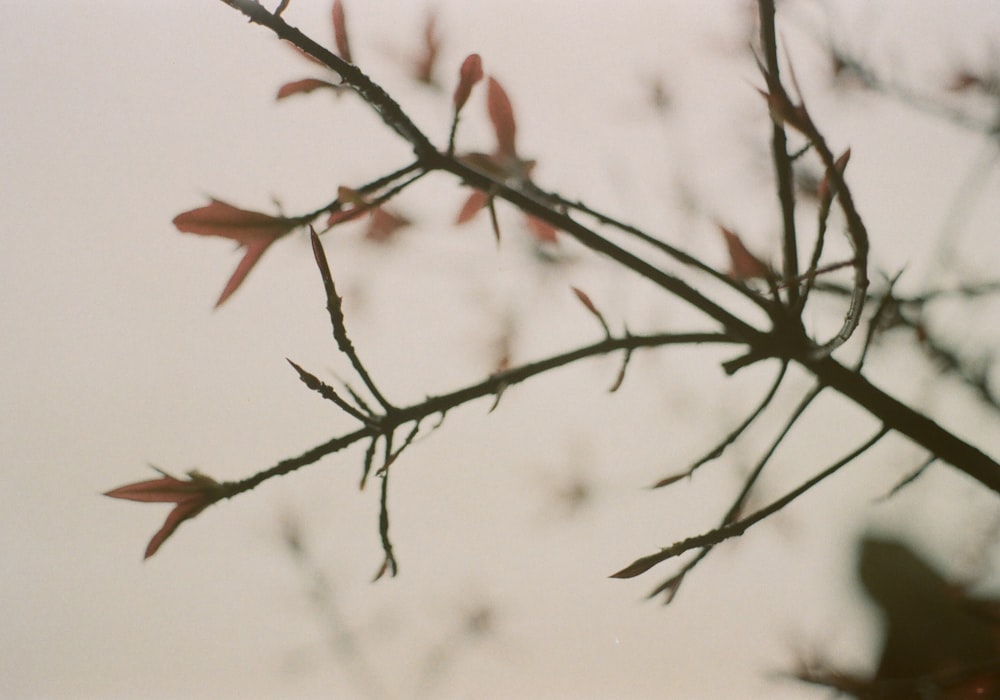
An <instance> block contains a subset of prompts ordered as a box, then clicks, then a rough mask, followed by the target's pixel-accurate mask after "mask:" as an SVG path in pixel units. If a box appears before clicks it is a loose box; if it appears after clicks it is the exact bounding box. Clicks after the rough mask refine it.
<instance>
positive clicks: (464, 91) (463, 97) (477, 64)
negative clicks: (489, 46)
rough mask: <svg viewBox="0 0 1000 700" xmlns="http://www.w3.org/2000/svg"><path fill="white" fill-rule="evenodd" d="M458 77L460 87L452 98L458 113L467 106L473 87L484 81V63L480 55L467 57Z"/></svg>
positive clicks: (475, 54)
mask: <svg viewBox="0 0 1000 700" xmlns="http://www.w3.org/2000/svg"><path fill="white" fill-rule="evenodd" d="M458 76H459V77H458V86H457V87H456V88H455V95H454V97H453V98H452V99H453V102H454V105H455V111H456V112H458V111H459V110H460V109H462V107H463V106H465V103H466V101H467V100H468V99H469V94H470V93H471V92H472V88H473V86H474V85H475V84H476V83H478V82H479V81H480V80H482V79H483V61H482V59H481V58H480V57H479V54H477V53H474V54H470V55H469V56H467V57H466V59H465V60H464V61H463V62H462V68H461V69H460V70H459V72H458Z"/></svg>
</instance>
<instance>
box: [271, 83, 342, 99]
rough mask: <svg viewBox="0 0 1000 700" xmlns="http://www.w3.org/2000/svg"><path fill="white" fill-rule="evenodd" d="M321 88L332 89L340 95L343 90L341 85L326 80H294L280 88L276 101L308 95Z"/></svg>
mask: <svg viewBox="0 0 1000 700" xmlns="http://www.w3.org/2000/svg"><path fill="white" fill-rule="evenodd" d="M321 88H331V89H332V90H334V91H336V92H338V93H339V92H340V91H341V90H342V89H343V88H342V87H341V86H340V85H335V84H334V83H331V82H329V81H326V80H320V79H319V78H303V79H302V80H294V81H292V82H290V83H285V84H284V85H282V86H281V87H280V88H278V94H277V96H276V97H275V99H276V100H283V99H285V98H286V97H290V96H292V95H306V94H309V93H310V92H312V91H313V90H319V89H321Z"/></svg>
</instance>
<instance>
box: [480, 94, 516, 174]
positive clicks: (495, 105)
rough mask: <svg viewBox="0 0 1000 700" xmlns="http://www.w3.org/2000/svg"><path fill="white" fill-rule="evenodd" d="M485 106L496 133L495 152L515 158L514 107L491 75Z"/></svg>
mask: <svg viewBox="0 0 1000 700" xmlns="http://www.w3.org/2000/svg"><path fill="white" fill-rule="evenodd" d="M487 108H488V110H489V114H490V121H491V122H493V130H494V131H495V132H496V135H497V153H499V154H500V155H503V156H507V157H510V158H516V157H517V149H516V148H515V146H514V140H515V137H516V135H517V133H516V132H517V126H516V125H515V123H514V108H513V107H512V106H511V104H510V98H509V97H507V93H506V92H505V91H504V89H503V88H502V87H501V86H500V83H498V82H497V81H496V80H495V79H494V78H493V77H490V80H489V92H488V94H487Z"/></svg>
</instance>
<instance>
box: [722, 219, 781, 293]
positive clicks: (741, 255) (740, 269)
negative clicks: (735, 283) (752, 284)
mask: <svg viewBox="0 0 1000 700" xmlns="http://www.w3.org/2000/svg"><path fill="white" fill-rule="evenodd" d="M719 231H721V232H722V236H723V237H724V238H725V239H726V247H727V248H728V249H729V276H730V277H731V278H732V279H734V280H740V281H743V280H748V279H755V278H764V277H767V276H768V275H769V274H770V272H771V271H770V268H769V267H768V266H767V265H766V264H765V263H763V262H762V261H761V260H760V258H757V257H756V256H754V254H753V253H751V252H750V251H749V250H747V247H746V246H745V245H743V241H741V240H740V237H739V236H737V235H736V234H735V233H733V232H732V231H730V230H729V229H727V228H726V227H725V226H722V225H719Z"/></svg>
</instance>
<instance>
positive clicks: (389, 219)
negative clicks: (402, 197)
mask: <svg viewBox="0 0 1000 700" xmlns="http://www.w3.org/2000/svg"><path fill="white" fill-rule="evenodd" d="M411 223H413V222H411V221H410V220H409V219H407V218H406V217H405V216H402V215H400V214H394V213H392V212H391V211H389V210H387V209H385V208H384V207H376V208H375V209H374V210H372V215H371V218H370V219H369V220H368V226H367V227H366V228H365V240H368V241H372V242H373V243H385V242H387V241H389V240H390V239H391V238H392V237H393V236H394V235H395V234H396V232H397V231H399V230H400V229H402V228H406V227H407V226H409V225H410V224H411Z"/></svg>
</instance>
